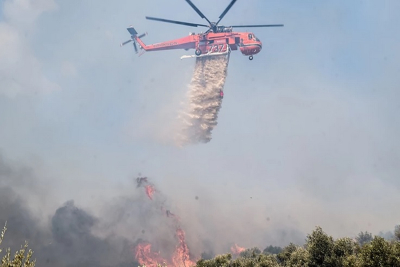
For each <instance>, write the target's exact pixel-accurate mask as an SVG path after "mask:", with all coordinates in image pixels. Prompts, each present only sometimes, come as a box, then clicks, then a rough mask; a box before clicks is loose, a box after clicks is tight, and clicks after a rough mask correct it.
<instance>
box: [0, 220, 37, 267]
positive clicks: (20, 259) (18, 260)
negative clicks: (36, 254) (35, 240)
mask: <svg viewBox="0 0 400 267" xmlns="http://www.w3.org/2000/svg"><path fill="white" fill-rule="evenodd" d="M6 231H7V223H6V224H5V225H4V227H3V230H2V231H1V235H0V245H1V243H2V242H3V240H4V235H5V233H6ZM27 249H28V243H27V242H25V245H24V246H23V247H21V249H20V250H19V251H17V252H15V254H14V258H11V250H10V249H9V248H8V249H6V250H5V252H6V254H5V255H4V256H3V257H2V259H1V265H0V267H9V266H24V267H34V266H35V263H36V261H35V260H31V259H32V254H33V251H32V250H28V251H27ZM2 252H3V250H2V249H1V248H0V253H2ZM25 253H26V255H25Z"/></svg>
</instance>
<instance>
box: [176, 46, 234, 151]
mask: <svg viewBox="0 0 400 267" xmlns="http://www.w3.org/2000/svg"><path fill="white" fill-rule="evenodd" d="M228 63H229V54H228V55H218V56H211V57H201V58H197V59H196V65H195V69H194V73H193V78H192V80H191V82H190V86H189V94H188V98H189V101H188V103H187V105H186V108H185V111H184V112H182V114H181V119H182V123H183V127H182V131H181V133H180V135H179V139H178V141H179V144H180V145H186V144H194V143H207V142H210V140H211V132H212V130H213V129H214V127H215V126H216V125H217V118H218V112H219V110H220V108H221V104H222V96H221V92H223V88H224V85H225V79H226V76H227V71H228Z"/></svg>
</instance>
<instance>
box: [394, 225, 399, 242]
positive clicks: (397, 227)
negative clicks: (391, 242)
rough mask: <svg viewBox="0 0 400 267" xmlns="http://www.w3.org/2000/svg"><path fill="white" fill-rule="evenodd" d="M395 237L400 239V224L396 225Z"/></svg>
mask: <svg viewBox="0 0 400 267" xmlns="http://www.w3.org/2000/svg"><path fill="white" fill-rule="evenodd" d="M394 237H395V239H396V240H397V241H400V225H396V226H395V227H394Z"/></svg>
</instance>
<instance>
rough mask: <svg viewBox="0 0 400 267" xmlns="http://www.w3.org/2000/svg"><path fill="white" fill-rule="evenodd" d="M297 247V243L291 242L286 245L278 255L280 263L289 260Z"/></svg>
mask: <svg viewBox="0 0 400 267" xmlns="http://www.w3.org/2000/svg"><path fill="white" fill-rule="evenodd" d="M296 249H297V247H296V245H295V244H293V243H290V244H289V245H288V246H287V247H284V248H283V250H282V251H281V252H280V253H279V254H278V255H277V256H276V257H277V258H278V261H279V263H281V264H282V265H285V264H286V262H288V261H289V259H290V257H291V255H292V253H293V252H294V251H296Z"/></svg>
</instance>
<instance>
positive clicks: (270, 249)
mask: <svg viewBox="0 0 400 267" xmlns="http://www.w3.org/2000/svg"><path fill="white" fill-rule="evenodd" d="M282 250H283V249H282V248H281V247H274V246H271V245H270V246H268V247H266V248H265V249H264V251H263V253H264V254H265V255H270V254H279V253H281V252H282Z"/></svg>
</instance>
